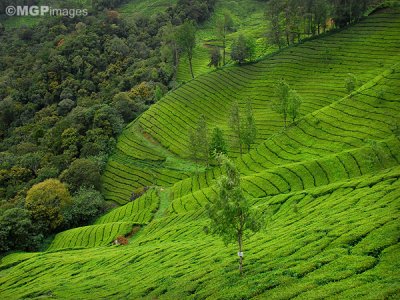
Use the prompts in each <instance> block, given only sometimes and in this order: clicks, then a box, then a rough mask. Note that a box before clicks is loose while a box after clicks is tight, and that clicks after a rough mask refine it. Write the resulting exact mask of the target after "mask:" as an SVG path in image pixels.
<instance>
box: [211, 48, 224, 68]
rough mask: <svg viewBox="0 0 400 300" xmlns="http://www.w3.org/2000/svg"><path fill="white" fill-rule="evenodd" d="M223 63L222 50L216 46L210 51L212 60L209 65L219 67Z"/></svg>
mask: <svg viewBox="0 0 400 300" xmlns="http://www.w3.org/2000/svg"><path fill="white" fill-rule="evenodd" d="M220 65H221V52H220V50H219V48H218V47H214V48H212V49H211V51H210V62H209V63H208V66H209V67H215V68H218V67H219V66H220Z"/></svg>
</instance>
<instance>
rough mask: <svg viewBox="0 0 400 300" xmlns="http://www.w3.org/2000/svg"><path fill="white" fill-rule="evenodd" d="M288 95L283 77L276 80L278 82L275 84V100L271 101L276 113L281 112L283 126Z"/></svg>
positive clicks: (287, 86)
mask: <svg viewBox="0 0 400 300" xmlns="http://www.w3.org/2000/svg"><path fill="white" fill-rule="evenodd" d="M289 95H290V86H289V84H288V83H287V82H286V81H285V80H283V79H282V80H280V81H278V83H277V84H276V85H275V97H276V100H275V101H274V102H273V105H272V109H273V110H275V111H276V112H277V113H279V114H282V116H283V122H284V127H285V128H286V119H287V115H288V108H289Z"/></svg>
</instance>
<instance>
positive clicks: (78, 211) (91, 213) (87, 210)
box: [64, 187, 106, 227]
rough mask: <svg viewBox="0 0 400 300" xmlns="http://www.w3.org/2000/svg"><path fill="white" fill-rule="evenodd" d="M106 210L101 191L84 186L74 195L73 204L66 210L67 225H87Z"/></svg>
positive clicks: (65, 220) (65, 219)
mask: <svg viewBox="0 0 400 300" xmlns="http://www.w3.org/2000/svg"><path fill="white" fill-rule="evenodd" d="M105 210H106V202H105V201H104V198H103V196H102V195H101V193H100V192H99V191H96V190H94V189H93V188H87V187H82V188H80V189H79V191H78V192H77V193H76V194H75V195H74V196H73V198H72V204H71V206H69V207H68V208H67V209H66V211H65V212H64V222H65V224H66V226H67V227H78V226H85V225H87V224H89V223H90V222H92V221H93V220H94V219H95V218H97V217H98V216H100V215H101V214H102V213H104V212H105Z"/></svg>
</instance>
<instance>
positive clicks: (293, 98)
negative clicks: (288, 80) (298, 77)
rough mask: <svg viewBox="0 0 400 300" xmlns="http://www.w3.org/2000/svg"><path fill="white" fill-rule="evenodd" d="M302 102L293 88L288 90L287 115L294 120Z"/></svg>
mask: <svg viewBox="0 0 400 300" xmlns="http://www.w3.org/2000/svg"><path fill="white" fill-rule="evenodd" d="M301 103H302V99H301V97H300V95H299V94H298V93H297V92H296V91H295V90H290V92H289V99H288V115H289V116H290V117H291V118H292V121H293V122H294V121H295V120H296V118H297V117H298V116H299V110H300V106H301Z"/></svg>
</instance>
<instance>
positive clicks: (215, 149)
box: [210, 127, 228, 158]
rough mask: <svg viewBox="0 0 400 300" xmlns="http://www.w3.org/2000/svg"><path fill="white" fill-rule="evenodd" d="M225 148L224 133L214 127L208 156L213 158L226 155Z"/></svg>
mask: <svg viewBox="0 0 400 300" xmlns="http://www.w3.org/2000/svg"><path fill="white" fill-rule="evenodd" d="M227 153H228V150H227V146H226V141H225V138H224V132H223V131H222V129H221V128H219V127H215V128H214V129H213V132H212V136H211V142H210V156H211V157H213V158H215V157H218V155H221V154H227Z"/></svg>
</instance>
